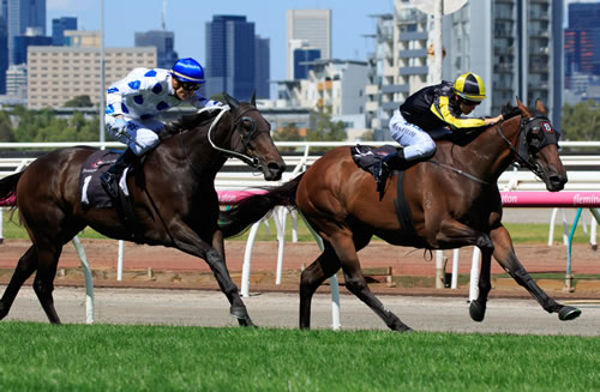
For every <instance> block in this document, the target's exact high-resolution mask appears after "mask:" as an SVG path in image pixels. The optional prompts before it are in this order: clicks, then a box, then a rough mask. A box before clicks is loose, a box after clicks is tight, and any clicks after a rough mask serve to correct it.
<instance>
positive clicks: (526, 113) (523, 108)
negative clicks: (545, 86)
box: [517, 97, 531, 118]
mask: <svg viewBox="0 0 600 392" xmlns="http://www.w3.org/2000/svg"><path fill="white" fill-rule="evenodd" d="M517 106H518V107H519V109H521V113H523V117H526V118H529V117H531V113H530V112H529V109H527V106H525V105H524V104H523V102H521V100H520V99H519V97H517Z"/></svg>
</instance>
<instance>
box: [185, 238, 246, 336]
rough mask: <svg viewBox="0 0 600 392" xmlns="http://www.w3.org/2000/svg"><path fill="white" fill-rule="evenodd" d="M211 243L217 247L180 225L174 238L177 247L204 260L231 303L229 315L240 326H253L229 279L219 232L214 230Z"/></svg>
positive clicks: (234, 286)
mask: <svg viewBox="0 0 600 392" xmlns="http://www.w3.org/2000/svg"><path fill="white" fill-rule="evenodd" d="M219 239H220V240H219ZM219 242H221V245H220V246H219V245H218V243H219ZM212 243H213V244H215V243H216V244H217V247H216V248H215V247H213V246H210V245H209V244H207V243H206V242H205V241H203V240H202V239H201V238H200V237H199V236H198V235H197V234H196V233H195V232H194V231H193V230H192V229H191V228H182V227H179V228H178V234H177V237H176V239H175V244H176V247H177V249H179V250H181V251H183V252H186V253H189V254H191V255H194V256H197V257H200V258H202V259H204V260H205V261H206V263H207V264H208V266H209V267H210V269H211V270H212V272H213V274H214V276H215V279H216V280H217V283H218V284H219V288H220V289H221V291H222V292H223V294H225V296H226V297H227V300H228V301H229V303H230V305H231V308H230V313H231V315H232V316H234V317H235V318H236V319H237V320H238V323H239V324H240V325H242V326H254V323H253V322H252V320H251V319H250V316H249V315H248V311H247V310H246V305H245V304H244V302H243V301H242V298H241V297H240V294H239V292H238V288H237V286H236V285H235V283H233V281H232V280H231V276H230V275H229V271H228V270H227V265H226V264H225V259H224V258H223V254H222V252H223V246H222V237H221V233H220V232H216V233H215V234H214V235H213V238H212ZM219 248H220V250H219Z"/></svg>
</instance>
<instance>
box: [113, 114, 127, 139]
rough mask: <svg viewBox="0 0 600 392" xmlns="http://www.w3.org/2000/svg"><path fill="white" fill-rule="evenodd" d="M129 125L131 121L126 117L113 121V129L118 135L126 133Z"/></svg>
mask: <svg viewBox="0 0 600 392" xmlns="http://www.w3.org/2000/svg"><path fill="white" fill-rule="evenodd" d="M128 125H129V122H127V120H125V119H124V118H117V119H116V120H115V122H114V123H113V131H114V132H115V134H117V135H124V134H126V132H127V126H128Z"/></svg>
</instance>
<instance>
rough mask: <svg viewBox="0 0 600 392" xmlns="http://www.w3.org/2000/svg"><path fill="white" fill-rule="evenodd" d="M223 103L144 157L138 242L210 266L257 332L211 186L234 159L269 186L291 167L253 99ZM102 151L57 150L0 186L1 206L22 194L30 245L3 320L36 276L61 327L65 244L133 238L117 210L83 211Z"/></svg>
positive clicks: (235, 309)
mask: <svg viewBox="0 0 600 392" xmlns="http://www.w3.org/2000/svg"><path fill="white" fill-rule="evenodd" d="M225 100H226V102H227V105H226V106H224V107H223V108H222V109H219V110H212V111H207V110H206V109H204V110H203V111H200V112H198V113H197V114H194V115H190V116H184V117H182V118H181V119H180V120H178V121H177V122H175V123H173V124H170V125H168V126H167V128H166V129H165V130H164V131H163V132H161V134H164V135H170V136H167V137H166V138H164V140H163V141H162V142H161V143H160V144H159V145H158V146H157V147H156V148H155V149H154V150H153V151H151V152H149V153H148V154H147V155H146V159H145V162H144V164H143V167H141V166H138V167H137V169H138V172H137V173H134V175H132V176H129V177H128V178H127V184H128V186H129V192H130V195H131V200H132V209H133V211H134V215H135V217H136V219H137V227H138V232H139V234H140V236H139V237H138V238H136V241H137V242H140V243H146V244H149V245H164V246H167V247H174V248H177V249H179V250H181V251H183V252H185V253H189V254H192V255H194V256H197V257H200V258H202V259H204V260H205V261H206V262H207V263H208V265H209V266H210V268H211V269H212V271H213V273H214V275H215V278H216V280H217V282H218V284H219V287H220V289H221V291H222V292H223V293H224V294H225V295H226V296H227V299H228V300H229V302H230V304H231V308H230V312H231V314H232V315H233V316H234V317H235V318H237V319H238V322H239V324H240V325H244V326H252V325H253V323H252V320H251V319H250V317H249V315H248V313H247V311H246V306H245V305H244V303H243V301H242V300H241V298H240V296H239V293H238V289H237V287H236V285H235V284H234V283H233V282H232V280H231V277H230V275H229V272H228V270H227V266H226V264H225V256H224V247H223V237H222V235H221V233H220V231H219V230H218V226H217V220H218V217H219V201H218V197H217V192H216V190H215V185H214V180H215V176H216V174H217V172H218V171H219V170H220V169H221V168H222V166H223V164H224V163H225V161H226V160H227V159H228V158H229V157H231V156H236V157H238V158H240V159H242V160H243V161H244V162H245V163H247V164H249V165H251V166H252V167H254V168H255V169H257V170H261V171H262V173H263V175H264V178H265V179H266V180H279V179H280V178H281V175H282V172H283V171H284V170H285V164H284V161H283V159H282V157H281V155H280V154H279V151H278V150H277V148H276V147H275V145H274V143H273V140H272V139H271V136H270V126H269V123H268V122H267V121H266V120H265V119H264V118H263V116H262V115H261V113H260V112H259V111H258V109H257V108H256V106H255V99H254V97H252V99H251V102H249V103H248V102H244V103H240V102H238V101H237V100H235V99H234V98H232V97H229V96H227V95H226V96H225ZM215 115H216V117H215ZM96 151H97V150H96V149H93V148H90V147H74V148H66V149H60V150H55V151H53V152H50V153H48V154H47V155H45V156H42V157H40V158H38V159H37V160H35V161H34V162H32V163H31V165H29V166H28V167H27V168H26V169H25V170H24V171H22V172H19V173H16V174H13V175H11V176H9V177H6V178H4V179H3V180H1V181H0V197H9V196H11V195H14V194H16V206H17V208H18V210H19V216H20V220H21V222H22V223H23V224H24V226H25V227H26V229H27V232H28V233H29V236H30V238H31V241H32V243H33V244H32V246H31V247H30V248H29V249H28V250H27V251H26V252H25V254H24V255H23V256H22V257H21V258H20V260H19V262H18V265H17V268H16V270H15V272H14V273H13V276H12V278H11V280H10V283H9V285H8V287H7V288H6V291H5V292H4V295H3V296H2V298H1V299H0V319H2V318H4V317H5V316H6V315H7V313H8V311H9V310H10V307H11V305H12V303H13V301H14V299H15V297H16V295H17V293H18V291H19V289H20V287H21V286H22V285H23V283H24V282H25V280H26V279H27V278H29V276H31V275H32V274H33V272H34V271H36V270H37V273H36V275H35V279H34V282H33V288H34V290H35V293H36V295H37V297H38V299H39V301H40V303H41V305H42V307H43V309H44V311H45V312H46V315H47V316H48V319H49V320H50V322H51V323H60V319H59V317H58V315H57V313H56V310H55V308H54V301H53V296H52V291H53V281H54V277H55V274H56V267H57V263H58V259H59V256H60V254H61V251H62V248H63V245H64V244H65V243H66V242H68V241H70V240H71V239H72V238H73V237H74V236H75V235H76V234H77V233H79V232H80V231H81V230H82V229H83V228H85V227H86V226H91V227H92V228H94V229H95V230H97V231H98V232H100V233H102V234H104V235H106V236H108V237H111V238H115V239H122V240H131V239H132V237H131V232H130V230H129V229H128V227H127V225H126V224H124V222H123V220H122V219H121V217H120V216H119V214H118V212H117V210H116V209H115V208H94V207H93V206H92V207H91V208H87V209H86V208H84V206H82V204H81V202H80V197H81V191H80V189H79V177H80V172H81V169H82V165H83V163H84V162H85V161H86V159H87V158H88V157H89V156H90V155H91V154H92V153H94V152H96ZM134 170H135V169H134Z"/></svg>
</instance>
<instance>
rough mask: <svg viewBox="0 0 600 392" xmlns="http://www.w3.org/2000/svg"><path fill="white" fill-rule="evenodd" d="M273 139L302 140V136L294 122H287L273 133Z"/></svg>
mask: <svg viewBox="0 0 600 392" xmlns="http://www.w3.org/2000/svg"><path fill="white" fill-rule="evenodd" d="M273 140H275V141H282V142H284V141H285V142H291V141H300V140H304V138H303V137H302V136H300V130H299V129H298V127H297V126H296V123H289V124H288V125H287V126H285V127H284V128H282V129H281V131H279V132H275V133H274V134H273Z"/></svg>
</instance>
